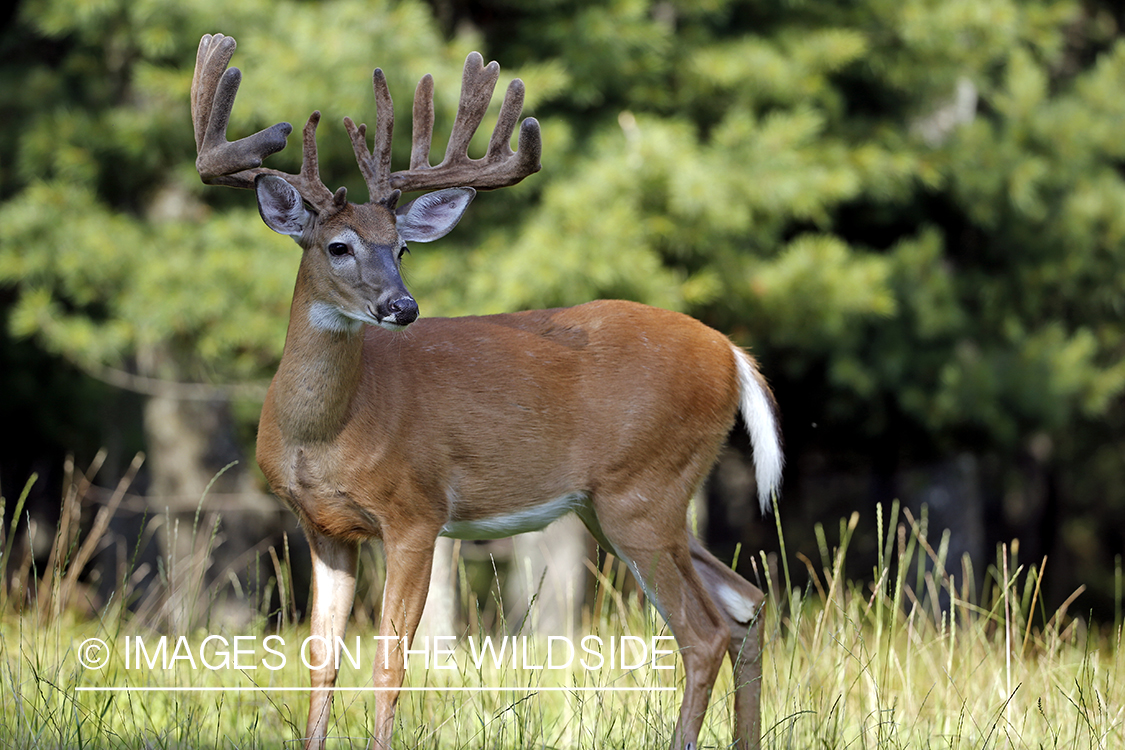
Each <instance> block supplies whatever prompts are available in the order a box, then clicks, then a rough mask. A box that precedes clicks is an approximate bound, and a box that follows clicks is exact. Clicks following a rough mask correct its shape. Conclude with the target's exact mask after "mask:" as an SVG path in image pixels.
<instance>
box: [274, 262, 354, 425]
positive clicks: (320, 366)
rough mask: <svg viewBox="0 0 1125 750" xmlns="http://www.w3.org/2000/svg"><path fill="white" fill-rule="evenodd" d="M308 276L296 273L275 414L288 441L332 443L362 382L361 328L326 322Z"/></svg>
mask: <svg viewBox="0 0 1125 750" xmlns="http://www.w3.org/2000/svg"><path fill="white" fill-rule="evenodd" d="M309 287H310V285H309V279H308V273H307V272H306V269H305V268H304V264H302V267H301V270H300V271H299V272H298V274H297V286H296V289H295V290H294V293H293V306H292V309H291V311H290V314H289V330H288V332H287V333H286V336H285V351H284V353H283V354H282V356H281V364H280V366H279V367H278V370H277V375H276V376H275V377H274V380H273V383H272V384H271V386H270V397H271V398H272V400H273V401H274V404H273V406H274V407H275V408H274V410H273V411H274V415H275V416H276V419H277V422H278V427H280V429H281V433H282V435H284V436H285V438H286V440H287V441H289V442H293V443H306V444H307V443H317V442H326V441H331V440H332V439H333V438H335V437H336V436H337V435H338V434H339V432H340V431H341V430H342V429H343V427H344V425H345V424H346V423H347V421H348V418H349V413H350V410H351V405H352V401H353V398H354V397H355V393H356V390H357V388H358V386H359V383H360V380H361V379H362V359H363V338H364V330H363V328H364V327H363V326H362V324H357V325H355V326H336V327H333V326H331V325H325V324H324V317H323V316H324V313H323V308H322V307H319V306H318V304H317V303H316V302H315V301H314V299H313V296H312V295H311V294H310V293H309Z"/></svg>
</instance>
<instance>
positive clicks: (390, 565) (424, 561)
mask: <svg viewBox="0 0 1125 750" xmlns="http://www.w3.org/2000/svg"><path fill="white" fill-rule="evenodd" d="M436 540H437V532H436V531H433V532H432V533H430V532H427V531H417V532H413V533H411V534H409V535H406V538H395V535H392V534H389V533H387V529H385V528H384V535H383V549H384V550H385V552H386V556H387V581H386V584H385V585H384V588H383V614H382V618H381V620H380V623H379V648H378V650H377V651H376V653H375V666H374V683H375V734H374V737H373V739H372V742H371V747H372V750H385V749H387V748H390V746H391V735H392V733H393V732H394V724H395V706H396V705H397V704H398V696H399V690H400V688H401V687H402V681H403V678H404V677H405V674H406V649H407V648H409V647H410V644H411V643H412V642H413V639H414V634H415V632H416V631H417V629H418V623H419V621H421V619H422V610H423V609H424V608H425V606H426V594H427V593H428V590H429V587H430V567H431V566H432V565H433V559H434V543H435V542H436Z"/></svg>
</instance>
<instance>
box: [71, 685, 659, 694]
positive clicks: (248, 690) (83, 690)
mask: <svg viewBox="0 0 1125 750" xmlns="http://www.w3.org/2000/svg"><path fill="white" fill-rule="evenodd" d="M675 689H676V688H674V687H533V686H531V685H521V686H516V687H401V688H389V687H388V688H380V687H338V688H308V687H77V688H75V690H76V691H78V692H80V693H86V692H91V693H207V692H223V693H295V692H299V693H307V692H310V691H316V690H335V691H336V692H338V693H378V692H383V691H386V690H398V691H401V692H403V693H407V692H421V693H425V692H435V693H438V692H440V693H487V692H509V691H517V692H532V693H550V692H556V693H561V692H566V693H594V692H599V693H615V692H643V693H657V692H660V693H662V692H669V691H673V690H675Z"/></svg>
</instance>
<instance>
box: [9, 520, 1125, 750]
mask: <svg viewBox="0 0 1125 750" xmlns="http://www.w3.org/2000/svg"><path fill="white" fill-rule="evenodd" d="M16 515H17V516H18V513H17V514H16ZM63 515H64V518H67V517H69V516H68V514H67V513H66V512H65V507H64V514H63ZM878 515H879V517H878V519H877V520H878V526H879V528H880V529H881V530H882V531H881V533H880V538H879V540H878V541H879V549H880V555H879V561H878V565H877V566H876V568H875V569H874V570H873V571H872V579H873V580H875V581H876V583H874V584H873V583H870V582H867V583H863V584H859V583H853V582H851V581H848V580H845V578H844V576H843V574H842V572H841V571H843V570H844V569H845V566H844V562H845V560H846V559H847V554H848V547H849V543H850V541H851V536H852V534H853V532H854V530H855V528H856V521H857V518H856V517H852V518H851V519H847V520H846V521H843V522H841V523H840V524H839V527H838V529H832V530H830V531H829V530H825V529H819V530H818V538H819V539H820V545H819V546H820V550H819V558H820V559H819V560H817V561H813V560H811V559H809V558H808V557H807V556H805V555H795V560H796V564H801V565H803V566H804V568H805V569H806V572H807V573H809V579H810V580H811V583H810V584H809V585H808V586H807V588H806V589H804V590H800V589H796V588H794V587H793V586H791V585H790V584H789V583H788V582H789V581H790V580H791V579H790V571H789V570H788V568H787V567H786V566H785V565H784V564H780V565H778V564H774V561H771V560H765V559H762V560H760V561H759V562H758V565H756V566H755V569H754V570H751V571H743V573H744V574H746V575H748V577H750V578H751V579H754V578H759V579H760V580H761V582H762V585H763V586H765V587H767V588H768V589H769V593H770V598H769V603H768V605H767V607H766V609H765V611H764V613H763V617H764V627H765V633H766V641H767V644H766V656H765V667H764V672H765V674H764V687H763V694H764V697H763V713H764V720H763V746H764V747H767V748H819V749H823V750H832V749H835V748H1007V747H1012V748H1118V747H1125V727H1123V722H1125V685H1122V684H1121V681H1122V679H1123V678H1125V664H1123V663H1122V662H1123V658H1125V657H1123V656H1122V653H1123V652H1122V649H1121V648H1120V637H1121V623H1120V622H1118V623H1115V624H1114V625H1113V626H1112V627H1111V626H1109V625H1105V626H1103V627H1100V628H1095V627H1090V626H1088V624H1087V623H1085V622H1084V621H1083V620H1081V619H1076V618H1075V617H1073V616H1072V615H1071V614H1070V612H1069V611H1068V610H1069V605H1070V604H1071V603H1070V602H1068V605H1064V606H1063V607H1062V608H1061V609H1059V610H1057V611H1054V612H1045V611H1043V605H1042V600H1041V597H1040V591H1041V585H1040V584H1041V580H1040V571H1041V570H1047V568H1046V567H1045V561H1040V562H1039V564H1038V565H1036V566H1027V565H1023V564H1021V563H1020V562H1019V560H1018V548H1017V549H1011V548H1008V547H1005V548H1003V549H1001V550H999V551H998V554H997V559H996V562H995V564H993V565H992V566H990V567H989V568H988V570H987V571H985V572H983V574H982V575H977V574H974V572H973V571H972V570H971V569H969V568H968V566H967V564H966V563H964V562H962V561H957V562H956V565H955V566H954V565H953V564H951V563H949V562H948V561H946V560H945V554H944V551H943V550H944V545H943V544H942V541H941V540H940V539H937V540H935V541H934V542H931V541H930V538H929V535H928V534H927V533H926V529H925V522H924V519H914V518H912V517H910V516H909V514H906V513H901V514H900V512H899V510H898V508H897V507H892V508H886V509H884V508H880V509H879V513H878ZM65 526H66V522H65V521H64V523H63V524H62V527H60V529H59V530H58V540H61V541H59V543H58V544H57V547H58V548H59V550H65V549H69V550H70V552H69V553H64V552H61V551H59V550H57V551H56V552H57V554H56V555H54V557H53V562H52V564H51V565H49V566H48V568H47V570H48V571H49V574H48V575H47V576H45V577H43V581H44V582H43V583H41V584H40V585H39V586H38V587H37V589H36V592H35V594H34V595H33V596H30V597H29V596H27V595H26V594H25V593H24V591H23V589H24V585H23V584H20V581H21V580H28V578H29V576H30V577H31V578H32V579H34V575H33V574H34V571H33V570H30V571H29V569H28V566H27V564H22V565H21V564H20V561H13V559H10V558H12V555H10V554H9V550H10V549H12V548H13V546H12V545H8V544H5V545H4V546H3V550H4V551H3V553H2V556H0V581H3V580H5V579H7V580H8V581H9V584H8V585H5V586H2V587H0V747H5V748H7V747H11V748H63V747H65V748H82V747H94V748H101V747H114V748H116V747H121V748H187V747H192V748H250V747H288V748H297V747H300V742H299V741H298V739H297V738H299V737H300V735H301V732H302V729H303V726H304V717H305V712H306V711H307V706H308V696H307V693H306V692H304V691H303V690H302V689H299V688H300V687H301V686H303V685H307V684H308V672H307V670H306V668H305V667H304V666H303V664H302V663H301V658H300V657H301V655H300V645H301V643H302V641H303V640H304V638H305V637H306V636H307V635H308V632H307V626H302V625H301V624H294V623H293V622H292V621H291V620H290V618H289V617H288V616H286V615H285V613H284V612H279V611H273V612H268V611H264V612H262V613H261V615H260V617H259V618H258V620H257V621H255V622H252V623H250V624H249V625H245V626H240V627H239V628H238V629H223V628H221V627H218V626H212V628H213V629H210V630H208V629H205V628H203V627H199V628H196V629H195V630H193V631H192V632H189V633H176V632H170V631H169V630H168V628H167V627H166V626H165V627H158V625H159V623H160V618H158V617H157V616H156V614H155V613H156V612H157V611H158V610H157V609H156V608H153V607H148V608H144V607H142V608H141V610H137V609H136V608H134V609H133V610H131V611H126V610H123V608H122V607H121V606H120V600H119V599H115V600H113V601H111V602H110V603H109V604H108V605H106V606H104V607H103V608H101V609H100V610H98V611H96V612H94V613H92V614H86V615H79V614H77V612H78V611H79V610H78V609H77V608H76V607H74V606H72V605H73V604H74V603H75V600H76V599H78V598H80V594H79V593H78V588H77V586H78V584H77V580H76V579H77V575H74V576H71V575H68V573H69V572H70V571H73V570H74V569H75V566H76V565H78V564H79V563H82V562H83V560H82V554H83V552H82V550H83V549H84V548H85V545H86V542H89V541H91V540H93V543H94V544H96V542H97V540H96V538H94V535H97V534H100V533H102V532H100V531H99V529H98V527H97V524H95V527H94V529H92V530H91V531H89V532H88V534H87V536H86V537H85V538H84V539H80V538H79V537H78V535H77V534H76V532H75V531H73V530H72V529H67V528H65ZM780 529H781V525H780V524H779V533H781V532H780ZM4 532H6V534H5V535H4V536H5V539H7V540H10V539H13V538H14V535H15V534H16V533H18V532H16V531H15V530H14V528H9V529H4ZM782 543H783V549H784V539H782ZM1013 547H1016V545H1013ZM275 559H277V558H275ZM783 559H784V556H783ZM9 565H10V566H11V569H10V570H8V571H7V573H8V575H7V576H4V575H3V574H4V572H5V568H7V567H8V566H9ZM954 567H955V568H956V570H954ZM766 569H773V570H774V574H773V575H772V576H770V575H765V574H764V571H765V570H766ZM619 573H620V570H619V569H618V568H617V567H615V566H614V565H613V564H612V561H611V562H610V564H607V565H606V566H605V567H603V568H602V569H601V571H599V578H598V589H597V592H596V594H595V596H594V601H595V603H594V605H593V606H592V607H591V608H590V609H589V610H588V611H586V612H585V613H584V618H583V622H582V626H581V628H580V630H579V632H578V633H576V634H575V635H574V637H573V638H572V639H571V640H570V644H571V645H579V644H580V642H581V641H580V639H582V638H583V637H585V636H598V637H600V638H602V642H601V644H600V646H599V644H598V643H597V642H595V641H588V642H587V645H589V646H594V648H593V649H592V650H594V651H597V652H598V653H600V655H601V658H602V659H603V664H602V665H601V668H599V669H593V668H591V667H592V666H593V665H594V664H596V657H594V656H593V655H592V654H590V653H588V652H587V653H580V654H578V656H584V657H586V658H587V662H586V664H585V665H582V663H581V662H578V661H577V659H573V660H571V662H570V667H569V668H545V669H535V668H534V667H535V666H547V667H555V666H560V665H562V664H563V662H565V661H566V656H567V655H568V652H567V649H566V648H565V647H563V646H562V644H561V643H560V642H558V641H556V642H554V643H550V644H549V643H547V642H546V640H545V639H534V638H532V639H529V640H528V641H526V643H525V642H524V641H517V642H516V643H517V645H518V646H519V649H520V651H519V653H518V656H517V658H516V660H515V663H514V664H513V662H512V659H511V658H510V656H511V654H510V652H505V653H506V656H505V659H504V660H502V663H501V664H500V665H496V664H494V663H492V659H491V658H485V659H484V660H483V661H482V662H481V663H479V664H478V663H477V662H478V659H477V652H479V651H480V643H481V639H482V638H483V637H484V635H486V633H485V632H484V628H483V627H482V626H481V625H480V622H481V621H480V619H479V618H478V622H477V623H474V624H472V625H471V626H470V627H469V628H467V630H466V632H465V633H464V634H463V635H464V636H465V637H463V638H462V639H461V640H460V641H459V642H458V643H456V644H452V643H443V644H441V647H442V648H451V649H452V652H451V653H442V654H439V653H438V651H437V644H436V643H435V644H431V647H430V648H428V649H423V651H424V653H420V654H419V655H417V656H415V657H412V660H411V663H410V673H409V676H408V680H407V685H408V686H410V687H411V688H414V690H412V691H410V692H407V693H404V695H403V697H402V698H401V700H400V704H399V711H398V720H399V722H400V726H399V728H398V730H397V734H396V742H397V744H398V746H401V747H404V748H503V749H505V750H506V749H508V748H648V747H661V746H666V744H667V742H668V740H669V737H670V733H671V729H672V724H673V722H674V717H675V715H676V711H677V709H678V704H679V699H680V692H679V687H680V685H681V682H682V676H683V675H682V671H681V670H680V666H679V660H678V658H676V656H675V655H674V654H660V655H658V658H657V659H655V660H653V659H652V658H651V657H652V654H651V653H649V654H648V656H649V659H648V661H646V660H645V659H644V658H643V654H642V653H641V651H640V650H638V649H637V648H636V647H637V646H638V645H639V644H641V643H643V644H645V646H646V648H652V647H653V646H654V645H655V647H656V648H660V649H673V648H674V643H673V642H671V641H666V640H657V641H655V642H654V641H653V640H652V639H653V638H654V637H656V638H658V639H659V638H660V637H662V636H667V635H669V634H668V633H667V631H666V629H664V627H663V623H662V622H661V621H660V620H659V618H658V617H656V616H655V615H653V614H652V610H651V608H647V607H645V606H643V603H642V602H640V601H638V600H637V594H635V593H632V591H633V589H632V587H630V588H628V589H626V591H627V593H622V589H621V588H620V587H619V586H617V585H616V582H617V581H619V580H620V578H619V577H618V574H619ZM13 578H14V580H13ZM272 583H273V584H274V585H277V586H280V587H282V589H284V587H285V586H286V585H287V582H286V573H285V569H284V565H281V566H279V567H278V568H277V577H276V579H275V580H274V581H273V582H272ZM126 589H127V587H126ZM1075 606H1077V605H1075ZM162 635H164V636H167V640H166V641H165V648H164V651H163V652H160V651H158V648H159V643H160V638H161V636H162ZM209 635H217V636H221V637H222V638H223V639H225V640H224V641H220V640H217V639H212V640H211V641H208V642H206V643H205V642H204V641H205V639H206V638H207V637H208V636H209ZM374 635H376V633H375V632H374V630H372V628H371V627H370V625H368V624H365V623H363V622H360V623H356V624H355V625H354V626H353V627H352V628H351V629H350V630H349V632H348V638H347V642H348V644H349V646H350V648H351V649H352V650H353V652H355V658H356V660H357V661H358V662H359V663H360V666H359V667H355V666H353V665H352V664H351V663H350V662H349V661H347V660H346V658H345V661H344V664H343V665H342V670H341V678H340V685H341V686H344V687H347V688H352V690H349V691H347V692H342V693H339V694H338V695H337V696H336V700H335V706H334V711H333V725H332V728H331V735H332V738H331V739H330V742H329V747H334V748H350V747H355V748H361V747H365V746H366V737H367V727H368V726H369V725H370V722H371V720H372V717H371V713H370V712H371V706H372V701H371V694H370V693H369V692H364V691H363V690H362V688H363V686H364V685H365V684H369V682H370V664H371V656H370V654H371V653H373V650H374V649H373V646H374V641H373V640H372V636H374ZM181 636H182V638H181ZM235 636H239V637H240V638H241V639H242V640H240V641H237V642H236V641H234V638H235ZM267 636H271V637H272V638H273V639H274V640H271V641H266V638H267ZM468 636H472V637H473V641H469V639H468ZM623 636H633V637H634V638H635V640H628V639H626V646H625V653H626V654H627V656H626V658H625V663H624V664H621V651H620V647H621V640H622V637H623ZM357 637H358V641H356V640H355V639H356V638H357ZM91 638H97V639H99V641H100V642H102V643H104V648H103V647H101V646H100V645H99V644H98V643H96V642H93V641H88V640H87V639H91ZM138 639H140V641H141V643H142V645H143V650H142V651H138V649H137V641H138ZM611 641H612V642H613V644H614V646H612V648H615V649H617V650H616V651H615V653H614V654H612V655H611V654H610V653H609V649H610V648H611V646H610V645H609V644H610V642H611ZM498 645H499V644H494V646H498ZM509 645H511V644H509ZM267 646H268V647H269V648H271V649H272V651H270V650H267ZM548 647H552V648H555V650H554V651H552V652H551V653H548ZM235 648H238V649H239V653H237V654H235V653H234V650H235ZM369 649H370V650H369ZM524 649H526V660H525V659H524V653H525V651H524ZM560 649H561V650H560ZM361 651H362V653H363V654H367V656H362V655H361V653H360V652H361ZM224 652H225V654H226V656H225V657H224ZM560 654H561V655H560ZM611 656H612V657H613V658H612V659H611V658H609V657H611ZM438 657H440V661H439V659H438ZM430 658H433V661H430V662H429V664H428V665H427V664H426V663H425V662H426V660H427V659H430ZM102 659H104V664H102V665H101V666H100V667H99V668H96V669H95V668H92V667H91V666H89V663H91V662H95V661H99V660H102ZM83 660H86V661H87V663H88V665H87V666H83ZM283 660H284V664H282V661H283ZM610 662H612V665H611V663H610ZM439 664H440V668H439ZM657 666H660V667H671V668H667V669H657V668H656V667H657ZM106 688H112V689H113V690H106ZM122 688H129V689H128V690H122ZM288 688H298V690H295V691H294V690H288ZM418 688H426V689H425V690H420V689H418ZM482 688H484V689H482ZM497 688H502V689H497ZM728 690H729V668H724V673H723V675H721V677H720V680H719V683H718V685H717V686H716V689H715V693H714V695H713V699H712V707H711V710H710V712H709V714H708V718H707V721H706V724H705V727H704V734H703V736H702V738H701V740H702V744H703V746H704V747H715V748H722V747H726V746H727V745H728V744H729V741H730V730H729V725H728V717H729V715H730V711H731V703H732V700H733V699H732V697H731V696H730V695H729V694H728Z"/></svg>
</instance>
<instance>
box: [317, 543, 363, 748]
mask: <svg viewBox="0 0 1125 750" xmlns="http://www.w3.org/2000/svg"><path fill="white" fill-rule="evenodd" d="M306 535H307V536H308V540H309V549H310V550H311V552H312V569H313V570H312V612H311V615H310V618H309V619H310V621H311V630H312V633H311V636H310V639H309V664H311V665H313V667H312V670H311V672H312V675H311V676H312V691H311V693H310V695H309V722H308V725H307V726H306V729H305V750H323V748H324V740H325V738H326V736H327V734H328V716H329V713H330V712H331V710H332V694H333V692H334V690H333V688H334V687H335V686H336V671H337V670H336V642H337V640H336V639H337V638H343V637H344V630H345V629H346V628H347V625H348V616H349V615H350V614H351V611H352V603H353V601H354V599H355V572H356V564H357V562H358V559H359V550H358V548H357V546H356V544H355V542H346V541H341V540H338V539H332V538H331V537H327V536H324V535H323V534H318V533H316V532H313V531H307V532H306Z"/></svg>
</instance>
